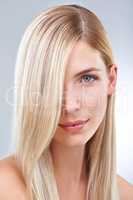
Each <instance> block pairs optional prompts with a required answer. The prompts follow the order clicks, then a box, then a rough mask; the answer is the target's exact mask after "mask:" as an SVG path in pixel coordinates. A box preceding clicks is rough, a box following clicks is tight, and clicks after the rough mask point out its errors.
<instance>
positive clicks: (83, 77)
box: [54, 40, 116, 146]
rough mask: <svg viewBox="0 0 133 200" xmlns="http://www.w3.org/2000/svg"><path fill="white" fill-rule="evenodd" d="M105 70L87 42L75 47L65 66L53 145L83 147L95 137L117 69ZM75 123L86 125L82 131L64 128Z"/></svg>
mask: <svg viewBox="0 0 133 200" xmlns="http://www.w3.org/2000/svg"><path fill="white" fill-rule="evenodd" d="M107 67H109V66H106V64H105V63H104V60H103V58H102V56H101V54H100V52H99V51H98V50H96V49H94V48H92V47H91V46H90V45H89V44H88V43H87V42H86V41H82V40H79V41H78V42H77V43H76V45H75V46H74V48H73V49H72V51H71V54H70V55H69V59H68V62H67V67H66V72H65V80H64V95H63V103H62V114H61V117H60V122H59V125H58V128H57V130H56V132H55V136H54V141H56V142H59V143H62V144H64V145H73V146H74V145H84V144H86V143H87V141H88V140H89V139H90V138H91V137H92V136H93V135H94V133H95V132H96V130H97V129H98V127H99V125H100V123H101V122H102V120H103V118H104V115H105V113H106V109H107V101H108V97H109V96H110V95H112V93H113V92H114V89H115V83H116V69H115V68H116V67H115V65H114V64H113V65H112V66H111V67H110V71H109V70H107ZM88 119H89V121H87V120H88ZM75 121H87V123H86V124H85V126H84V127H83V128H81V129H76V128H75V129H73V128H71V127H69V128H68V126H67V124H68V123H70V122H71V123H74V122H75ZM62 125H63V126H62ZM66 126H67V128H66Z"/></svg>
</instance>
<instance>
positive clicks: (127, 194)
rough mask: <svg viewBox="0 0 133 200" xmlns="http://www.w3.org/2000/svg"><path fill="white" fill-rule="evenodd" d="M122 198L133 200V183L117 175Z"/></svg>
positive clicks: (123, 199) (122, 199) (121, 199)
mask: <svg viewBox="0 0 133 200" xmlns="http://www.w3.org/2000/svg"><path fill="white" fill-rule="evenodd" d="M117 182H118V188H119V193H120V200H133V185H132V184H131V183H129V182H128V181H127V180H125V179H124V178H123V177H121V176H119V175H117Z"/></svg>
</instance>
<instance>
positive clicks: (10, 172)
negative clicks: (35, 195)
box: [0, 156, 133, 200]
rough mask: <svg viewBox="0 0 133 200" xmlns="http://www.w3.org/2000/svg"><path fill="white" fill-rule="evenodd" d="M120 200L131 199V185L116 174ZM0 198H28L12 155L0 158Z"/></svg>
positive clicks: (132, 189)
mask: <svg viewBox="0 0 133 200" xmlns="http://www.w3.org/2000/svg"><path fill="white" fill-rule="evenodd" d="M117 178H118V187H119V192H120V200H133V186H132V184H130V183H128V182H127V181H126V180H125V179H123V178H122V177H120V176H119V175H118V176H117ZM0 199H2V200H18V199H19V200H28V194H27V192H26V188H25V184H24V181H23V178H22V176H21V173H20V172H19V170H18V168H17V165H16V163H15V161H14V159H13V157H12V156H9V157H6V158H4V159H2V160H0Z"/></svg>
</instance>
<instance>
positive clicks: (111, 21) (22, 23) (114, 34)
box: [0, 0, 133, 183]
mask: <svg viewBox="0 0 133 200" xmlns="http://www.w3.org/2000/svg"><path fill="white" fill-rule="evenodd" d="M64 3H65V4H68V3H77V4H80V5H83V6H86V7H87V8H88V9H90V10H92V11H94V12H95V13H96V15H97V16H98V17H99V18H100V19H101V21H102V22H103V24H104V26H105V28H106V30H107V32H108V35H109V38H110V40H111V43H112V47H113V51H114V54H115V58H116V63H117V64H118V82H117V96H116V97H117V98H116V128H117V171H118V174H119V175H121V176H122V177H124V178H125V179H126V180H128V181H129V182H130V183H133V122H132V120H133V118H132V117H133V106H132V104H133V103H132V102H133V92H132V90H133V88H132V87H133V52H132V50H133V20H132V19H133V1H132V0H117V1H116V0H112V1H106V0H92V1H91V0H84V1H83V0H76V1H63V0H62V1H61V0H60V1H59V0H57V1H56V0H53V1H52V0H51V1H50V0H49V1H45V0H38V1H34V0H28V1H27V0H23V1H17V0H13V1H11V0H1V1H0V158H3V157H4V156H6V155H8V154H10V153H11V152H12V151H13V148H12V147H11V126H12V125H11V124H12V111H13V81H14V67H15V61H16V55H17V50H18V45H19V43H20V40H21V37H22V35H23V33H24V30H25V28H26V27H27V26H28V24H29V23H30V22H31V20H32V19H33V17H34V16H35V15H37V14H38V13H39V12H40V11H42V10H43V9H46V8H48V7H50V6H54V5H59V4H64Z"/></svg>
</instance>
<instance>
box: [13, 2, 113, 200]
mask: <svg viewBox="0 0 133 200" xmlns="http://www.w3.org/2000/svg"><path fill="white" fill-rule="evenodd" d="M113 64H114V59H113V56H112V50H111V47H110V44H109V42H108V39H107V35H106V32H105V30H104V27H103V25H102V24H101V22H100V20H99V19H98V18H97V16H96V15H95V14H94V13H93V12H91V11H89V10H88V9H86V8H84V7H81V6H78V5H61V6H56V7H53V8H50V9H48V10H46V11H43V12H41V13H40V14H39V15H38V16H36V17H35V19H34V20H33V21H32V23H31V24H30V25H29V26H28V27H27V29H26V31H25V33H24V36H23V38H22V41H21V44H20V47H19V51H18V55H17V62H16V72H15V86H16V87H17V88H18V89H17V92H16V96H15V103H16V106H15V118H14V119H15V132H16V134H17V137H18V138H17V139H18V140H17V150H16V155H17V156H16V157H17V159H18V160H19V161H20V163H21V167H22V170H23V174H24V176H25V179H26V180H27V181H29V180H30V181H31V182H32V181H34V192H35V194H34V195H35V196H36V197H37V196H38V199H39V200H40V199H41V198H42V196H40V198H39V195H41V192H42V191H43V192H44V190H43V184H42V188H41V186H40V188H39V192H38V190H37V185H38V184H39V181H38V179H39V178H37V176H36V174H38V176H39V175H40V180H41V181H42V182H44V183H45V181H47V174H44V180H43V178H42V177H41V167H40V166H41V165H39V168H36V166H37V165H38V164H39V162H42V160H43V159H44V158H45V156H44V155H45V152H46V150H47V149H48V147H49V144H50V143H51V141H52V140H53V139H55V140H56V141H59V142H63V143H64V144H67V145H78V144H85V143H86V142H87V141H89V140H90V138H91V137H92V136H93V135H94V133H97V134H95V135H96V136H95V137H93V138H92V140H90V144H89V143H88V145H87V148H86V152H87V156H86V161H87V162H88V161H89V160H88V158H92V159H91V160H93V159H94V158H95V157H96V156H94V157H93V155H94V149H95V150H96V151H98V150H99V149H104V150H105V151H107V152H108V148H110V147H111V146H110V145H111V142H113V141H112V140H113V134H114V133H113V131H112V130H113V129H112V127H113V123H109V120H110V121H111V122H112V121H113V119H112V116H113V108H114V104H113V99H114V97H113V96H114V95H113V93H114V88H115V82H116V69H115V65H113ZM90 67H95V68H99V71H97V72H96V71H95V76H96V80H95V81H94V80H91V81H89V83H87V84H88V85H87V84H86V81H85V78H82V79H81V76H77V77H75V78H74V76H75V75H76V74H77V73H78V72H79V71H82V70H84V69H87V68H90ZM111 67H112V68H111ZM111 69H112V70H111ZM92 73H93V74H94V71H93V72H92V71H91V72H89V74H92ZM95 76H94V77H93V78H95ZM89 78H90V77H89ZM91 78H92V77H91ZM93 78H92V79H93ZM85 84H86V85H85ZM69 98H70V99H69ZM71 98H72V99H71ZM70 102H71V103H72V105H71V103H70ZM88 118H89V119H90V120H89V121H88V123H87V125H86V127H84V128H85V137H84V138H80V137H79V136H77V139H76V140H77V141H74V140H69V141H67V140H66V139H67V138H66V137H65V134H64V131H62V130H61V129H60V127H59V126H58V124H59V123H65V122H67V121H72V120H74V121H75V120H82V119H85V120H86V119H88ZM105 124H106V125H107V124H108V125H107V126H106V128H107V127H108V128H109V129H108V133H106V135H108V137H106V135H105V134H104V133H105ZM87 129H88V133H87ZM89 131H90V132H89ZM58 133H59V134H58ZM100 133H101V134H100ZM99 136H100V137H99ZM61 137H62V139H61ZM97 137H99V138H97ZM70 139H71V138H70ZM66 141H67V142H66ZM65 142H66V143H65ZM71 142H72V143H71ZM91 144H94V148H93V149H92V147H91ZM102 144H103V148H101V145H102ZM95 147H97V148H95ZM113 150H114V148H113ZM101 151H102V150H101ZM109 151H110V155H111V156H112V158H111V156H110V157H109V159H110V158H111V159H114V154H112V153H113V152H112V151H111V149H109ZM89 152H90V155H89ZM98 152H99V154H97V157H96V158H95V160H94V165H93V164H92V168H91V169H92V170H91V169H90V170H88V174H89V173H90V177H91V175H93V177H94V176H95V177H96V178H97V174H96V170H97V169H98V165H100V161H99V159H101V163H102V159H103V155H102V152H100V151H98ZM42 155H43V156H42ZM100 156H101V157H100ZM107 156H108V154H107V155H106V156H105V157H106V158H107ZM45 159H46V158H45ZM104 161H105V160H104V159H103V163H104V164H105V165H106V164H107V163H108V161H107V163H105V162H104ZM111 162H112V160H111ZM90 163H91V162H90ZM103 163H102V164H103ZM102 164H101V166H102ZM113 164H114V162H113ZM49 165H50V164H49ZM107 166H108V167H106V171H108V173H111V171H109V170H110V169H112V168H110V164H109V163H108V164H107ZM44 167H45V166H44ZM38 169H40V171H38ZM24 170H25V171H24ZM45 170H46V171H47V169H45ZM45 170H44V171H45ZM101 171H102V169H101ZM94 180H95V179H94ZM91 181H92V179H91V178H90V184H91ZM109 181H110V177H109V179H108V178H107V180H106V181H105V182H104V181H103V182H104V184H105V183H106V186H107V187H108V185H109V183H111V182H109ZM48 182H50V180H48ZM48 182H47V184H48ZM51 182H52V179H51ZM51 182H50V183H51ZM94 182H95V181H94ZM107 183H108V184H107ZM95 184H96V183H95ZM94 188H95V189H96V185H94ZM109 189H111V188H109ZM41 190H42V191H41ZM51 191H52V189H51V190H49V189H48V190H47V191H45V195H46V196H47V195H48V194H50V193H51V195H52V196H53V197H54V193H52V192H51ZM55 191H56V190H55ZM100 191H102V190H100ZM55 193H56V192H55ZM98 194H99V195H103V194H102V193H98ZM108 194H109V190H107V191H106V193H104V196H101V197H102V198H99V199H102V200H103V199H109V198H106V197H108ZM47 197H48V196H47ZM104 197H105V198H104ZM48 199H50V200H51V199H52V198H48ZM53 199H56V198H53ZM94 199H97V197H96V196H95V198H94ZM110 199H111V198H110ZM111 200H112V199H111Z"/></svg>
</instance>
